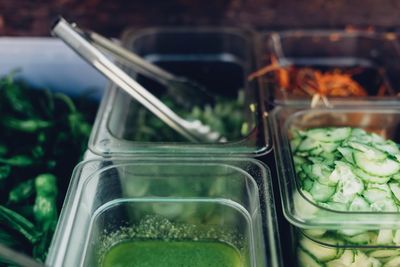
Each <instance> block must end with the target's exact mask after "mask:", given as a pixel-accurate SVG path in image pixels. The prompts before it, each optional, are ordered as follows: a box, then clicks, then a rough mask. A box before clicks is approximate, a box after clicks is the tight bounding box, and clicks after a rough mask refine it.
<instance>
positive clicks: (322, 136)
mask: <svg viewBox="0 0 400 267" xmlns="http://www.w3.org/2000/svg"><path fill="white" fill-rule="evenodd" d="M350 134H351V128H349V127H341V128H316V129H311V130H308V131H307V136H309V137H311V138H313V139H315V140H318V141H321V142H338V141H342V140H345V139H346V138H348V137H349V136H350Z"/></svg>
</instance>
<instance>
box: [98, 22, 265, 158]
mask: <svg viewBox="0 0 400 267" xmlns="http://www.w3.org/2000/svg"><path fill="white" fill-rule="evenodd" d="M123 43H124V45H125V46H126V47H127V48H128V49H129V50H131V51H133V52H135V53H136V54H138V55H140V56H142V57H144V58H145V59H147V60H148V61H150V62H152V63H155V64H157V65H159V66H161V67H163V68H165V69H166V70H169V71H170V72H172V73H174V74H176V75H179V76H184V77H187V78H189V79H192V80H194V81H197V82H198V83H200V84H202V85H204V86H205V87H206V88H207V89H208V90H209V91H210V92H212V93H213V94H214V93H215V96H217V97H220V98H221V97H223V98H224V99H225V100H229V101H230V102H231V103H235V105H238V106H237V107H235V108H234V109H233V111H232V112H229V113H228V114H227V115H228V117H226V118H225V117H224V119H223V120H222V121H221V122H220V123H218V122H217V123H216V124H214V126H213V127H215V128H214V129H215V130H217V131H218V129H216V128H219V126H221V125H225V126H221V127H223V128H225V127H228V128H227V129H229V127H231V128H232V129H231V130H229V133H231V132H236V133H238V134H235V136H232V137H228V142H223V143H213V144H211V143H201V144H194V143H189V142H187V141H185V140H183V139H182V137H181V136H179V135H178V134H175V133H174V132H173V131H172V130H171V131H172V133H168V134H167V133H164V132H165V131H166V130H169V128H168V126H166V125H164V124H163V123H162V122H161V121H159V120H158V118H155V117H154V115H152V114H150V113H148V111H147V110H144V108H143V107H142V106H141V105H140V104H138V103H137V102H136V101H135V100H134V99H132V98H131V97H129V96H128V95H127V94H126V93H125V92H123V91H122V90H119V89H118V88H116V87H111V88H109V89H108V91H107V93H106V96H105V97H104V99H103V103H102V106H101V109H100V112H99V116H98V117H97V122H96V125H95V128H94V131H93V134H92V136H91V140H90V149H91V150H92V151H93V152H94V153H97V154H101V155H105V154H107V155H108V154H114V153H119V154H131V153H170V152H171V151H173V153H175V154H183V153H185V154H187V153H194V154H204V153H207V154H210V153H211V154H235V155H261V154H265V153H267V152H268V151H270V141H269V134H268V130H267V128H266V126H265V125H264V123H263V121H264V120H263V119H262V117H263V116H264V114H265V112H264V105H261V104H260V103H263V101H262V99H263V98H264V97H263V93H262V92H260V91H259V90H258V83H257V82H256V81H253V82H249V81H247V76H248V74H249V73H250V72H251V71H253V70H254V68H255V62H254V47H253V45H254V44H253V35H252V33H249V32H246V31H241V30H238V29H230V28H215V29H210V28H195V29H194V28H171V29H147V30H142V31H140V32H134V31H129V32H128V33H126V34H125V38H124V41H123ZM127 70H128V71H129V72H130V73H131V74H132V76H133V77H135V79H137V81H138V82H139V83H141V84H142V85H143V86H144V87H146V88H147V89H148V90H149V91H151V92H152V93H153V94H155V95H157V96H158V97H160V98H162V99H164V98H163V96H165V95H166V89H165V87H163V86H162V85H161V84H158V83H156V82H154V81H151V80H148V79H146V78H145V77H143V76H141V75H136V74H135V73H134V72H133V71H130V69H127ZM239 91H241V92H242V93H239ZM240 96H242V98H241V97H240ZM167 99H168V96H167ZM238 99H242V100H238ZM169 100H171V97H169ZM168 102H170V101H168ZM239 102H240V104H239ZM218 103H221V101H220V100H218V99H217V103H216V104H218ZM176 106H177V105H175V107H176ZM178 106H179V105H178ZM222 109H224V108H222ZM192 111H193V110H191V109H190V108H189V109H187V110H186V111H185V112H186V113H185V112H183V114H181V115H182V116H183V117H185V114H186V116H187V115H190V114H191V112H192ZM234 113H236V114H234ZM213 114H215V113H213ZM218 114H221V113H218ZM189 117H190V116H189ZM211 117H218V116H217V115H215V116H214V115H212V116H211ZM235 117H236V118H239V117H240V119H238V120H237V121H236V120H235V122H234V123H231V122H227V121H229V120H231V119H232V118H235ZM238 121H239V122H238ZM203 122H205V121H203ZM205 123H207V122H205ZM227 123H228V124H231V125H228V124H227ZM232 125H233V126H232ZM239 133H240V134H239Z"/></svg>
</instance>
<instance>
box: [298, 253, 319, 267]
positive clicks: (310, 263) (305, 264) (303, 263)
mask: <svg viewBox="0 0 400 267" xmlns="http://www.w3.org/2000/svg"><path fill="white" fill-rule="evenodd" d="M297 256H298V259H299V265H300V267H322V266H324V265H322V264H321V263H320V262H318V261H317V260H316V259H314V258H313V257H312V256H311V255H310V254H308V253H307V252H305V251H304V250H302V249H298V251H297Z"/></svg>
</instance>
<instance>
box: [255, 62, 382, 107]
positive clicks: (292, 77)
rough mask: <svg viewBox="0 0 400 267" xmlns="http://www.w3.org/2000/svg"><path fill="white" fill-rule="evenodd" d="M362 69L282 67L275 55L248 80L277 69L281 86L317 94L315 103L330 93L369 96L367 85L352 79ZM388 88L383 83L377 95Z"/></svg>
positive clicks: (336, 95) (286, 89)
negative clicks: (327, 69)
mask: <svg viewBox="0 0 400 267" xmlns="http://www.w3.org/2000/svg"><path fill="white" fill-rule="evenodd" d="M362 71H363V69H362V68H361V67H355V68H352V69H350V70H342V69H339V68H335V69H333V70H329V71H325V72H322V71H320V70H317V69H313V68H309V67H294V66H281V65H279V62H278V60H277V59H276V58H275V57H271V64H269V65H267V66H265V67H264V68H262V69H260V70H258V71H256V72H254V73H252V74H251V75H250V76H249V80H253V79H255V78H256V77H260V76H264V75H266V74H268V73H270V72H275V73H276V79H277V83H278V84H279V87H280V89H282V90H284V91H286V92H288V93H291V94H293V95H309V96H315V95H318V96H316V97H314V102H315V101H319V99H322V100H323V101H324V102H325V98H326V97H328V96H335V97H349V96H359V97H363V96H367V95H368V93H367V91H366V90H365V88H363V87H362V86H361V85H360V84H359V83H358V82H357V81H355V80H354V79H353V78H352V76H354V75H356V74H359V73H361V72H362ZM386 90H387V89H386V86H383V87H382V86H381V88H380V90H379V92H378V95H385V94H386V93H387V92H386Z"/></svg>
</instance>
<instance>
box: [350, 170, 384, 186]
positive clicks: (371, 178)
mask: <svg viewBox="0 0 400 267" xmlns="http://www.w3.org/2000/svg"><path fill="white" fill-rule="evenodd" d="M353 173H354V174H355V175H356V176H357V177H360V178H361V179H362V180H363V181H365V182H366V183H377V184H386V183H387V182H388V181H389V180H390V176H378V175H371V174H369V173H366V172H365V171H363V170H362V169H360V168H357V167H354V168H353Z"/></svg>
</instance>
